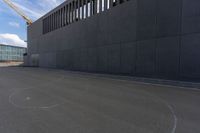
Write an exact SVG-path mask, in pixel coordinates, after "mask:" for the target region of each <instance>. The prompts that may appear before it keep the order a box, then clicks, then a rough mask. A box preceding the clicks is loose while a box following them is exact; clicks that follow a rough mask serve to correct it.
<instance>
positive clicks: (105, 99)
mask: <svg viewBox="0 0 200 133" xmlns="http://www.w3.org/2000/svg"><path fill="white" fill-rule="evenodd" d="M0 133H200V91H199V90H190V89H185V88H178V87H167V86H159V85H150V84H143V83H139V82H134V81H127V80H117V79H112V78H104V77H99V76H95V75H91V74H78V73H73V72H66V71H61V70H48V69H39V68H20V67H0Z"/></svg>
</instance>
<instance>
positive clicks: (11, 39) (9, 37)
mask: <svg viewBox="0 0 200 133" xmlns="http://www.w3.org/2000/svg"><path fill="white" fill-rule="evenodd" d="M0 44H5V45H12V46H20V47H27V43H26V42H24V40H22V39H20V37H19V36H18V35H16V34H9V33H6V34H0Z"/></svg>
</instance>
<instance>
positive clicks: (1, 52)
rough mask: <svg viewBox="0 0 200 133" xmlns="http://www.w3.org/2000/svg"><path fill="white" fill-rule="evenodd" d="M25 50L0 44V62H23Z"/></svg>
mask: <svg viewBox="0 0 200 133" xmlns="http://www.w3.org/2000/svg"><path fill="white" fill-rule="evenodd" d="M24 53H26V48H23V47H16V46H9V45H3V44H0V62H4V61H20V62H21V61H23V54H24Z"/></svg>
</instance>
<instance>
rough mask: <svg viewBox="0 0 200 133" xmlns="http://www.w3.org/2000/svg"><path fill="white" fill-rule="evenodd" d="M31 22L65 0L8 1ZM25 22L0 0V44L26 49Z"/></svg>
mask: <svg viewBox="0 0 200 133" xmlns="http://www.w3.org/2000/svg"><path fill="white" fill-rule="evenodd" d="M10 1H12V2H13V3H14V4H15V5H16V6H17V7H18V8H19V9H21V11H23V12H24V13H25V14H26V15H27V16H28V17H29V18H31V19H32V20H33V21H35V20H37V19H38V18H40V17H41V16H42V15H44V14H45V13H47V12H48V11H50V10H51V9H53V8H55V7H56V6H58V5H59V4H61V3H62V2H63V1H65V0H10ZM26 28H27V26H26V23H25V21H24V20H23V19H22V18H21V17H20V16H19V15H18V14H17V13H16V12H15V11H13V10H12V9H11V8H10V7H8V5H6V4H5V3H4V2H3V0H0V44H1V43H2V44H7V45H14V46H23V47H26V43H25V42H24V40H27V36H26Z"/></svg>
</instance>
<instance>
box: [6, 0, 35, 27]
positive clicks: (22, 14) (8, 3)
mask: <svg viewBox="0 0 200 133" xmlns="http://www.w3.org/2000/svg"><path fill="white" fill-rule="evenodd" d="M3 1H4V2H5V3H6V4H7V5H8V6H10V7H11V8H12V9H13V10H14V11H16V12H17V13H18V14H19V15H20V16H21V17H22V18H23V19H24V20H25V21H26V24H27V25H31V24H32V23H33V22H32V20H31V19H30V18H29V17H27V16H26V15H25V14H24V13H23V12H22V11H21V10H20V9H18V7H17V6H15V5H14V4H13V3H12V2H11V1H10V0H3Z"/></svg>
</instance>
